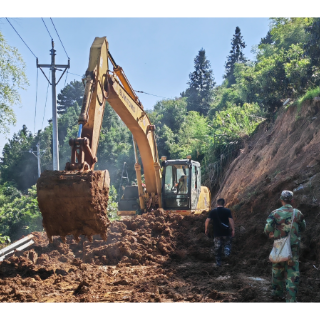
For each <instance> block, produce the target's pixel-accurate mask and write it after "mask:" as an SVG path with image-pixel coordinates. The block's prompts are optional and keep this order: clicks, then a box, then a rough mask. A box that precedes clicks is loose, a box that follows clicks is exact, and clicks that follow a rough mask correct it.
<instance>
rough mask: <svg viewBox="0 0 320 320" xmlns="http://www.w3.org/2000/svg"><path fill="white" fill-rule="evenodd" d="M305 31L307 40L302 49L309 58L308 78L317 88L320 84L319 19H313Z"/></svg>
mask: <svg viewBox="0 0 320 320" xmlns="http://www.w3.org/2000/svg"><path fill="white" fill-rule="evenodd" d="M305 30H306V32H307V34H308V39H307V41H306V43H305V44H304V47H303V48H304V50H305V54H306V56H307V57H309V58H310V66H309V68H308V78H309V79H310V81H311V82H312V83H313V86H318V85H319V84H320V18H313V22H312V24H311V25H308V26H307V27H306V28H305Z"/></svg>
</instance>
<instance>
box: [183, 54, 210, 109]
mask: <svg viewBox="0 0 320 320" xmlns="http://www.w3.org/2000/svg"><path fill="white" fill-rule="evenodd" d="M210 67H211V65H210V62H209V60H207V58H206V52H205V50H204V49H201V50H200V51H199V53H198V55H197V56H196V57H195V59H194V69H195V70H194V71H193V72H191V73H190V74H189V79H190V81H189V82H188V85H189V88H187V90H186V91H185V92H183V95H184V96H186V97H187V111H197V112H199V113H200V114H201V115H207V113H208V111H209V108H210V102H211V101H212V98H213V90H212V89H213V87H214V86H215V84H216V83H215V81H214V77H213V73H212V70H211V69H210Z"/></svg>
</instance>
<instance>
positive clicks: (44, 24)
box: [41, 18, 53, 40]
mask: <svg viewBox="0 0 320 320" xmlns="http://www.w3.org/2000/svg"><path fill="white" fill-rule="evenodd" d="M41 19H42V22H43V24H44V26H45V27H46V29H47V31H48V33H49V36H50V38H51V40H53V38H52V36H51V33H50V31H49V30H48V28H47V25H46V23H45V22H44V20H43V18H41Z"/></svg>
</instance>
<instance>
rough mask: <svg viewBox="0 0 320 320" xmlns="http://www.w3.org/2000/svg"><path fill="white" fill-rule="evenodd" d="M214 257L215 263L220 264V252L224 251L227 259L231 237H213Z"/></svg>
mask: <svg viewBox="0 0 320 320" xmlns="http://www.w3.org/2000/svg"><path fill="white" fill-rule="evenodd" d="M213 243H214V255H215V257H216V263H221V257H222V250H223V251H224V255H225V257H228V256H229V255H230V253H231V237H230V236H223V237H214V239H213Z"/></svg>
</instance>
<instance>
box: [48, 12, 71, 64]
mask: <svg viewBox="0 0 320 320" xmlns="http://www.w3.org/2000/svg"><path fill="white" fill-rule="evenodd" d="M50 20H51V22H52V24H53V27H54V30H56V33H57V36H58V38H59V40H60V42H61V45H62V47H63V50H64V52H65V53H66V55H67V58H68V59H69V56H68V54H67V51H66V49H65V47H64V45H63V43H62V41H61V39H60V36H59V33H58V31H57V29H56V26H55V25H54V23H53V21H52V19H51V18H50Z"/></svg>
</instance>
